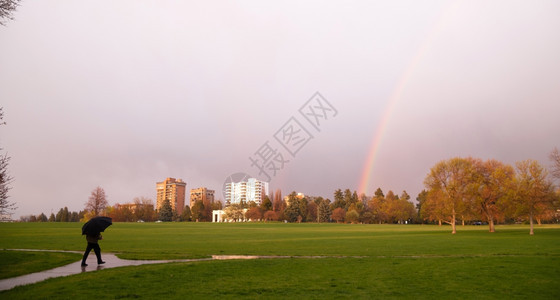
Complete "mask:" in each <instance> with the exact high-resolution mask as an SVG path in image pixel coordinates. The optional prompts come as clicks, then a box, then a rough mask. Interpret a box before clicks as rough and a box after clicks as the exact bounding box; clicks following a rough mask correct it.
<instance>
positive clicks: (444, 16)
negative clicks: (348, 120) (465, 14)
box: [358, 1, 460, 195]
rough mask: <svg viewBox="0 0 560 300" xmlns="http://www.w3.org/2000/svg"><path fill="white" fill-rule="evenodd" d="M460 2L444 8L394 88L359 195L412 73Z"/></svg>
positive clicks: (359, 188) (375, 138) (371, 171)
mask: <svg viewBox="0 0 560 300" xmlns="http://www.w3.org/2000/svg"><path fill="white" fill-rule="evenodd" d="M459 2H460V1H456V2H454V3H452V4H451V5H449V6H448V7H446V8H444V9H443V10H442V13H441V15H440V18H439V21H438V22H436V23H435V25H434V26H433V27H432V29H431V30H430V31H429V34H428V36H427V37H426V38H425V39H424V41H423V42H422V44H421V45H420V47H419V49H418V50H417V51H416V54H415V55H414V57H413V58H412V60H411V61H410V63H409V64H408V67H407V68H406V69H405V71H404V72H403V74H402V75H401V77H400V79H399V81H398V82H397V84H396V86H395V88H394V89H393V92H392V93H391V96H390V98H389V101H388V103H387V105H386V106H385V111H384V112H383V114H382V116H381V120H380V121H379V124H378V126H377V130H375V132H374V134H373V138H372V142H371V146H370V150H369V151H368V154H367V158H366V161H365V165H364V169H363V171H362V175H361V177H360V183H359V184H358V194H359V195H361V194H362V193H363V194H367V193H368V185H369V184H370V181H371V176H372V174H373V171H374V169H375V161H376V158H377V154H378V152H379V148H380V147H381V144H382V141H383V137H384V136H385V133H386V130H387V125H388V124H389V121H390V118H391V116H392V115H393V111H394V110H395V107H396V106H397V102H398V101H399V99H400V98H401V96H402V93H403V92H404V90H405V88H406V85H407V83H408V82H409V80H410V78H411V76H412V73H413V72H414V71H415V70H416V67H417V66H418V64H419V63H420V62H421V61H422V58H423V57H424V55H425V54H426V52H427V51H428V49H429V46H430V44H431V43H432V41H433V40H434V38H435V36H436V35H437V34H438V33H439V32H440V31H441V30H442V28H443V26H444V24H445V23H446V21H447V20H449V18H451V17H452V15H453V12H455V11H457V9H458V3H459Z"/></svg>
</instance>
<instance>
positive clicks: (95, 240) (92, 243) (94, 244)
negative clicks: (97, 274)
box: [82, 233, 105, 267]
mask: <svg viewBox="0 0 560 300" xmlns="http://www.w3.org/2000/svg"><path fill="white" fill-rule="evenodd" d="M102 239H103V236H102V235H101V233H99V234H97V235H90V234H87V235H86V241H87V243H88V244H87V248H86V252H84V258H82V267H87V264H86V259H87V257H88V255H89V252H90V251H91V249H93V251H94V252H95V256H97V264H98V265H102V264H104V263H105V262H104V261H103V260H102V259H101V248H100V247H99V240H102Z"/></svg>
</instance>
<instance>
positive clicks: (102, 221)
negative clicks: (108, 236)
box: [82, 217, 113, 267]
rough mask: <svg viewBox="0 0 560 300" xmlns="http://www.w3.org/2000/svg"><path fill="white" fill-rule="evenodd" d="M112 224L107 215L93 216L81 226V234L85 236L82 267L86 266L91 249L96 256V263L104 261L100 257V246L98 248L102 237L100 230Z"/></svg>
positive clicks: (99, 263)
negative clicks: (85, 244) (85, 243)
mask: <svg viewBox="0 0 560 300" xmlns="http://www.w3.org/2000/svg"><path fill="white" fill-rule="evenodd" d="M111 224H113V220H112V219H111V218H109V217H94V218H92V219H91V220H89V221H87V222H86V223H85V224H84V226H82V235H85V236H86V240H87V243H88V244H87V248H86V252H84V257H83V258H82V267H86V266H87V264H86V259H87V257H88V255H89V252H90V251H91V249H93V251H94V252H95V256H97V264H98V265H102V264H104V263H105V262H104V261H103V260H102V259H101V248H99V240H102V239H103V236H101V232H103V231H105V229H106V228H107V227H109V226H111Z"/></svg>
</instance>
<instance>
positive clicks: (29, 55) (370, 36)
mask: <svg viewBox="0 0 560 300" xmlns="http://www.w3.org/2000/svg"><path fill="white" fill-rule="evenodd" d="M559 12H560V4H559V3H558V2H556V1H534V2H526V1H492V2H490V3H488V1H427V2H422V3H418V2H417V1H283V2H281V3H274V4H271V3H268V2H267V3H265V2H264V1H215V2H210V1H185V2H184V3H183V2H180V3H178V2H172V1H118V2H115V1H107V2H105V3H102V4H100V2H99V1H79V2H78V1H56V2H55V1H40V2H29V1H24V2H22V5H21V7H20V8H19V9H18V11H17V12H16V13H15V18H16V19H15V20H14V21H9V22H8V23H7V26H5V27H0V44H1V45H2V47H0V66H2V67H1V68H0V84H1V88H0V105H1V106H3V107H4V111H5V120H6V121H7V122H8V124H7V125H6V126H2V127H1V128H0V134H1V139H0V145H1V147H3V148H4V151H7V152H8V154H9V155H10V156H11V157H12V161H11V165H10V172H11V175H12V176H13V177H14V178H15V181H14V182H13V184H12V187H13V189H12V191H11V193H10V195H11V198H10V200H11V201H14V202H16V203H17V206H18V207H19V208H18V210H17V211H16V214H15V217H18V216H20V215H28V214H39V213H41V212H44V213H46V214H50V213H51V212H55V213H56V211H58V209H59V208H61V207H64V206H67V207H68V208H69V209H70V210H75V211H77V210H81V209H83V207H84V203H85V201H86V200H87V198H88V195H89V193H90V191H91V190H92V189H93V188H94V187H96V186H98V185H99V186H102V187H103V188H105V190H106V192H107V195H108V197H109V199H108V200H109V202H110V203H111V204H114V203H117V202H119V203H125V202H130V201H131V200H132V199H133V198H134V197H137V196H146V197H150V198H152V199H153V198H155V182H156V181H159V180H162V179H164V178H165V177H177V178H182V179H184V180H185V181H186V182H187V187H188V188H196V187H200V186H207V187H209V188H213V189H215V190H216V191H217V193H218V194H221V185H222V183H223V181H224V180H225V178H226V177H227V176H228V175H230V174H232V173H235V172H246V173H249V174H257V173H258V171H257V170H256V169H255V168H254V167H251V163H250V161H249V156H252V155H253V154H254V153H255V151H257V149H259V147H261V146H262V145H263V144H264V143H265V142H267V141H270V143H271V144H274V141H275V140H274V137H273V135H274V134H275V133H276V132H277V131H278V130H279V129H280V128H281V127H282V126H283V125H284V124H285V123H286V122H287V121H288V119H290V118H291V117H296V118H299V117H300V115H299V113H298V109H299V108H300V107H301V106H302V105H303V104H304V103H305V102H306V101H307V100H308V99H309V98H310V97H311V96H312V95H313V94H314V93H315V92H316V91H319V92H320V93H321V94H322V95H323V96H324V97H325V98H326V99H327V100H328V101H329V102H330V103H331V104H332V105H333V106H334V107H335V108H336V109H337V111H338V115H337V116H336V117H334V118H330V119H329V120H328V121H326V122H323V124H322V127H321V128H320V129H321V131H320V132H318V131H317V130H315V131H313V130H314V129H313V128H311V127H310V126H309V124H307V123H303V125H305V126H307V127H308V129H309V130H310V132H311V133H312V134H313V136H314V138H313V139H312V140H311V141H309V142H308V143H307V144H306V145H305V147H303V148H302V149H301V150H300V151H299V152H298V153H297V155H296V156H295V157H289V160H290V162H289V163H286V164H285V165H284V168H283V169H282V170H280V171H278V174H277V175H276V176H274V177H273V178H272V181H271V187H272V188H273V189H277V188H280V189H282V191H283V192H284V194H286V193H288V192H290V191H292V190H296V191H298V192H303V193H305V194H310V195H321V196H324V197H328V198H331V199H332V193H333V191H334V190H335V189H337V188H342V189H345V188H350V189H352V190H357V189H360V188H362V189H364V190H365V191H366V193H367V194H368V195H371V194H372V193H373V191H374V190H375V189H376V188H377V187H381V188H382V189H383V190H384V191H385V192H386V191H388V190H393V191H394V192H396V193H399V194H400V193H401V192H402V191H403V190H406V191H407V192H408V193H409V194H411V195H412V196H413V198H414V197H415V196H416V195H417V194H418V192H420V190H421V189H422V187H423V185H422V182H423V179H424V177H425V175H426V174H427V172H428V171H429V169H430V167H431V166H433V165H434V164H435V163H436V162H438V161H440V160H442V159H447V158H450V157H454V156H467V155H470V156H475V157H480V158H483V159H488V158H495V159H498V160H502V161H504V162H507V163H515V162H516V161H519V160H524V159H537V160H539V161H540V162H541V163H542V164H543V165H548V164H549V161H548V159H547V156H548V153H549V152H550V151H551V150H552V149H553V148H554V147H560V138H559V137H560V118H558V112H560V101H559V99H558V98H559V95H560V84H559V83H560V56H559V55H558V53H560V34H558V28H560V19H559V18H558V17H557V16H558V13H559ZM276 146H277V147H278V149H280V150H281V148H279V146H278V145H276ZM368 158H371V159H370V160H368ZM370 163H371V169H370V168H369V166H370ZM362 182H363V184H362V186H361V183H362Z"/></svg>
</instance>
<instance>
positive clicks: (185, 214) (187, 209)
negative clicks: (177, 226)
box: [181, 205, 192, 222]
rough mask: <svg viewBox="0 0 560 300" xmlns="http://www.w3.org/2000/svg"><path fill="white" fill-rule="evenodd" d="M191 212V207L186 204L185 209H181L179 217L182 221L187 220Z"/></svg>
mask: <svg viewBox="0 0 560 300" xmlns="http://www.w3.org/2000/svg"><path fill="white" fill-rule="evenodd" d="M191 217H192V213H191V208H190V207H189V206H188V205H187V206H185V209H183V213H182V214H181V219H182V221H183V222H189V221H190V220H191Z"/></svg>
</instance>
